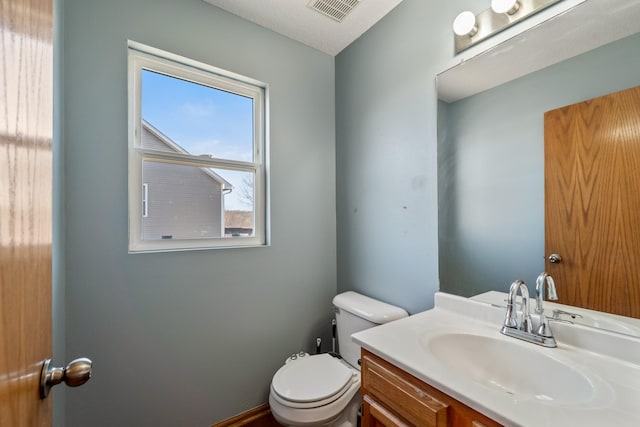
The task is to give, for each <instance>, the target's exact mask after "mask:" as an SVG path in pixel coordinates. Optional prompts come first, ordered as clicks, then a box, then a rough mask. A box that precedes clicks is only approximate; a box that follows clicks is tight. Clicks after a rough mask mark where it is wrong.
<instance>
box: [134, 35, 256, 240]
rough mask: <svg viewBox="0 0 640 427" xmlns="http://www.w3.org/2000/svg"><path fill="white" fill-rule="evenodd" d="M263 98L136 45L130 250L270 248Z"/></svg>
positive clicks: (205, 69) (233, 80) (238, 83)
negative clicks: (261, 246) (265, 246)
mask: <svg viewBox="0 0 640 427" xmlns="http://www.w3.org/2000/svg"><path fill="white" fill-rule="evenodd" d="M265 92H266V87H265V85H264V84H262V83H260V82H256V81H254V80H251V79H248V78H245V77H242V76H238V75H236V74H233V73H230V72H226V71H224V70H220V69H217V68H215V67H212V66H209V65H206V64H202V63H199V62H196V61H192V60H189V59H186V58H182V57H179V56H177V55H173V54H170V53H166V52H162V51H159V50H157V49H153V48H150V47H147V46H144V45H141V44H138V43H135V42H129V251H130V252H149V251H169V250H187V249H207V248H222V247H241V246H260V245H266V244H267V242H268V233H267V229H268V227H267V217H268V215H267V200H268V197H267V178H268V174H267V169H266V158H267V156H266V141H265V127H266V125H265V123H266V117H265V116H266V108H265V99H266V94H265ZM150 189H151V190H152V191H150Z"/></svg>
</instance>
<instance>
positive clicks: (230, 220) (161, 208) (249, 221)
mask: <svg viewBox="0 0 640 427" xmlns="http://www.w3.org/2000/svg"><path fill="white" fill-rule="evenodd" d="M142 175H143V176H142V179H143V185H144V186H145V187H146V196H147V198H146V206H147V209H146V214H147V215H146V216H143V218H142V240H146V241H149V240H174V239H178V240H189V239H211V238H221V237H236V236H253V235H254V229H255V227H254V223H255V219H254V215H255V212H254V198H253V196H254V187H253V182H254V180H253V173H250V172H239V171H232V170H225V169H212V168H202V167H195V166H184V165H177V164H172V163H164V162H154V161H148V160H145V161H144V163H143V170H142Z"/></svg>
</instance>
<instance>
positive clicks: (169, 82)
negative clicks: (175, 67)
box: [141, 69, 254, 162]
mask: <svg viewBox="0 0 640 427" xmlns="http://www.w3.org/2000/svg"><path fill="white" fill-rule="evenodd" d="M141 110H142V111H141V113H142V123H143V129H142V147H143V148H150V149H155V150H162V151H173V152H181V153H188V154H192V155H196V156H200V155H207V156H211V157H216V158H221V159H226V160H237V161H245V162H253V160H254V159H253V151H254V150H253V99H252V98H249V97H246V96H242V95H238V94H235V93H231V92H226V91H223V90H219V89H214V88H212V87H209V86H205V85H201V84H197V83H192V82H189V81H186V80H182V79H178V78H175V77H170V76H167V75H164V74H160V73H156V72H153V71H149V70H144V69H143V70H142V100H141Z"/></svg>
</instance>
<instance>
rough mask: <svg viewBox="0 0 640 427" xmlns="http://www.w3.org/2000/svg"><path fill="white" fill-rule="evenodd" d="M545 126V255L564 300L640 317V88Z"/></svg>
mask: <svg viewBox="0 0 640 427" xmlns="http://www.w3.org/2000/svg"><path fill="white" fill-rule="evenodd" d="M544 122H545V156H544V160H545V251H546V255H547V257H548V256H549V255H550V254H552V253H558V254H560V255H561V256H562V261H561V262H560V263H557V264H552V263H550V262H549V260H548V259H547V261H546V263H547V265H546V268H547V271H548V272H549V273H550V274H551V275H552V276H553V277H554V278H555V280H556V285H557V290H558V297H559V302H561V303H563V304H569V305H574V306H579V307H584V308H589V309H593V310H600V311H606V312H609V313H615V314H620V315H624V316H632V317H640V87H636V88H632V89H628V90H625V91H622V92H617V93H613V94H611V95H607V96H603V97H600V98H595V99H591V100H589V101H584V102H581V103H578V104H574V105H570V106H567V107H564V108H560V109H557V110H553V111H548V112H546V113H545V116H544Z"/></svg>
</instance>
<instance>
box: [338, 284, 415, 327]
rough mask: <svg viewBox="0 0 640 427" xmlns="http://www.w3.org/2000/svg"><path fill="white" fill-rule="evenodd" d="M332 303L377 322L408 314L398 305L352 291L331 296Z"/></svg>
mask: <svg viewBox="0 0 640 427" xmlns="http://www.w3.org/2000/svg"><path fill="white" fill-rule="evenodd" d="M333 305H335V306H336V307H338V308H340V309H342V310H346V311H348V312H349V313H352V314H355V315H356V316H359V317H362V318H363V319H366V320H368V321H370V322H373V323H377V324H382V323H387V322H391V321H392V320H396V319H400V318H403V317H407V316H408V315H409V314H408V313H407V312H406V311H405V310H404V309H402V308H400V307H397V306H395V305H391V304H387V303H386V302H382V301H378V300H376V299H373V298H369V297H367V296H364V295H362V294H359V293H357V292H353V291H348V292H343V293H341V294H338V295H336V296H335V297H334V298H333Z"/></svg>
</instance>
